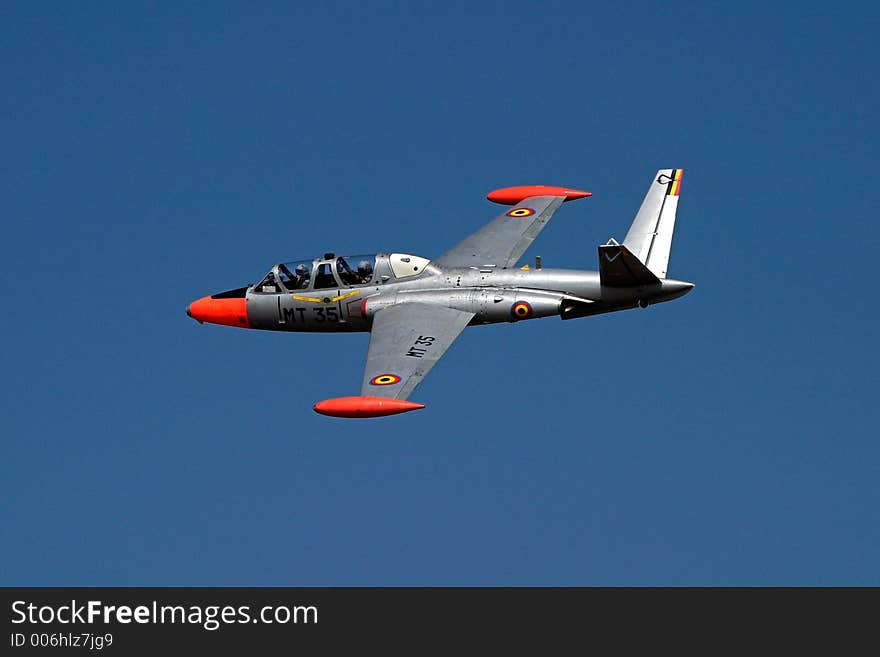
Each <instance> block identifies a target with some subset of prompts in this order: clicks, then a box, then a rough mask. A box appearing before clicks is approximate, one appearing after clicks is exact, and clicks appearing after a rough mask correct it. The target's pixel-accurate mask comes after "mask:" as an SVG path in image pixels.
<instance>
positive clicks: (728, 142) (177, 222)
mask: <svg viewBox="0 0 880 657" xmlns="http://www.w3.org/2000/svg"><path fill="white" fill-rule="evenodd" d="M611 4H613V3H611ZM314 5H317V3H314ZM878 16H880V12H878V10H877V8H876V7H874V6H871V5H868V4H864V3H861V4H854V5H848V4H846V3H839V4H836V5H834V4H832V5H829V4H828V3H805V4H804V3H799V4H798V5H797V6H796V7H795V6H794V5H789V4H787V3H771V5H768V6H765V3H751V2H747V3H735V4H734V5H731V4H730V3H693V4H692V5H691V6H687V5H682V4H668V5H663V4H658V3H656V2H650V3H649V2H644V3H627V4H626V5H625V6H622V7H617V6H611V5H609V3H596V4H591V3H590V4H588V3H574V2H572V3H549V2H542V3H516V2H513V3H511V2H505V3H454V2H447V3H440V4H438V3H326V4H321V5H320V6H312V3H310V4H309V5H308V6H307V5H306V4H305V3H298V4H296V3H258V4H257V5H256V6H248V7H245V6H244V5H241V4H240V3H229V4H221V3H210V4H206V5H195V4H187V5H185V6H180V3H145V4H142V5H139V6H138V5H135V4H134V3H123V4H119V3H89V5H88V6H84V5H80V4H76V5H71V4H68V3H40V4H35V3H7V4H5V5H4V6H3V7H2V8H0V26H2V27H0V33H2V39H0V75H2V78H0V79H2V88H3V92H4V93H3V94H2V97H0V108H2V112H3V119H4V120H3V121H2V123H0V136H2V144H3V148H2V149H0V162H2V164H3V175H2V176H0V199H2V200H0V207H2V221H0V245H2V253H3V263H4V267H3V279H4V282H5V285H4V288H5V290H6V292H7V303H6V308H7V316H8V317H7V321H6V322H5V323H4V324H5V326H4V330H3V335H4V344H5V347H6V348H5V349H4V350H3V351H2V354H3V355H2V365H3V372H4V376H3V377H2V382H0V391H2V399H3V413H2V417H3V423H2V429H3V430H2V434H3V440H2V442H0V444H2V452H0V496H2V499H3V500H4V501H3V505H2V512H0V526H2V527H3V530H2V540H0V582H2V583H3V584H7V585H9V584H12V585H345V584H349V585H377V584H388V585H419V584H438V585H446V584H477V585H484V584H487V585H488V584H502V585H506V584H523V585H537V584H553V585H565V584H612V585H617V584H621V585H632V584H651V585H653V584H672V585H678V584H698V585H699V584H721V585H730V584H874V585H877V584H880V575H878V573H880V568H878V565H880V554H878V549H880V548H878V545H880V517H878V508H880V492H878V483H877V482H878V480H880V448H878V440H877V439H878V436H877V434H878V431H877V423H878V419H880V418H878V404H877V399H876V397H877V389H878V374H877V372H878V354H877V347H876V344H877V343H876V328H875V327H876V324H877V321H878V311H877V303H876V301H875V299H874V298H873V297H874V294H873V287H874V286H873V284H872V281H873V280H874V277H875V275H876V271H875V270H876V267H875V265H874V262H873V261H874V259H875V258H876V251H877V247H878V243H880V240H878V237H880V231H878V228H877V222H876V219H877V208H876V193H875V187H876V183H875V181H874V179H873V176H872V174H871V172H872V171H873V170H874V169H875V168H876V153H877V152H878V129H877V124H876V123H877V121H876V108H877V107H878V102H880V98H878V90H877V85H876V84H875V81H874V77H875V73H876V65H877V58H878V46H877V41H876V33H877V28H878ZM661 167H683V168H684V169H685V175H684V179H683V185H682V196H681V203H680V206H679V214H678V223H677V231H676V237H675V241H674V244H673V250H672V258H671V262H670V269H669V273H670V276H672V277H675V278H681V279H686V280H690V281H694V282H695V283H696V284H697V288H696V290H695V291H694V292H692V293H691V294H690V295H688V296H687V297H686V298H684V299H682V300H680V301H677V302H674V303H670V304H664V305H662V306H656V307H652V308H650V309H648V310H644V311H642V310H640V311H629V312H624V313H617V314H613V315H607V316H602V317H596V318H588V319H583V320H578V321H574V322H560V321H559V320H553V319H545V320H540V321H534V322H526V323H520V324H517V325H515V326H514V325H510V326H495V327H487V328H479V329H469V330H468V331H466V332H465V333H464V335H463V336H462V337H461V339H460V340H459V341H458V342H457V343H456V344H455V345H454V346H453V347H452V349H450V351H449V352H448V353H447V355H446V357H445V358H444V360H443V361H441V363H440V364H439V365H438V366H437V367H436V368H435V369H434V370H433V371H432V373H431V375H430V376H429V377H428V378H427V380H426V381H425V382H424V383H423V384H422V385H421V386H420V387H419V389H418V390H417V391H416V392H415V394H414V395H413V396H412V399H413V400H415V401H420V402H423V403H426V404H427V408H426V409H425V410H423V411H418V412H416V413H410V414H407V415H403V416H398V417H392V418H383V419H380V420H375V421H343V420H335V419H330V418H325V417H321V416H318V415H316V414H314V413H313V412H312V410H311V406H312V404H313V403H314V402H315V401H318V400H321V399H325V398H328V397H334V396H340V395H346V394H355V393H356V392H357V390H358V386H359V382H360V376H361V371H362V367H363V359H364V356H365V352H366V346H367V336H366V335H365V334H364V335H342V336H332V335H331V336H322V335H285V334H271V333H260V332H256V331H254V332H248V331H242V330H236V329H230V328H226V327H216V326H199V325H197V324H196V323H195V322H193V321H191V320H189V319H188V318H187V317H186V316H185V315H184V308H185V306H186V304H187V303H188V302H189V301H191V300H193V299H195V298H197V297H200V296H202V295H204V294H208V293H211V292H215V291H218V290H225V289H228V288H231V287H236V286H238V285H240V284H244V283H246V282H249V281H255V280H256V279H257V278H258V277H259V276H260V275H261V274H263V273H264V272H265V270H266V269H267V268H268V267H269V266H270V265H271V264H272V263H273V262H278V261H283V260H293V259H297V258H303V257H309V258H310V257H313V256H315V255H318V254H321V253H323V252H325V251H328V250H332V251H335V252H337V253H347V252H353V253H361V252H376V251H389V250H395V251H403V252H410V253H415V254H419V255H424V256H426V257H432V256H436V255H439V253H441V252H442V251H444V250H445V249H446V248H448V247H449V246H451V245H453V244H455V243H456V242H457V241H459V240H460V239H461V238H463V237H464V236H466V235H467V234H469V233H470V232H472V231H473V230H476V229H477V228H478V227H479V226H481V225H482V224H483V223H485V222H486V221H488V220H489V219H491V218H492V217H493V216H494V215H495V214H496V212H497V209H498V208H497V206H492V204H490V203H489V202H487V201H485V200H484V198H483V196H484V195H485V193H486V192H487V191H489V190H490V189H493V188H496V187H500V186H506V185H512V184H532V183H539V184H559V185H568V186H573V187H577V188H582V189H587V190H590V191H592V192H593V193H594V196H593V197H592V198H590V199H586V200H583V201H578V202H577V203H570V204H566V205H565V206H564V207H563V208H561V209H560V211H559V212H558V213H557V214H556V215H555V217H554V219H553V222H552V223H551V224H550V226H549V227H548V228H547V229H546V230H545V231H544V232H543V233H542V235H541V236H540V238H539V239H538V241H536V243H535V245H534V246H533V247H532V249H530V251H529V252H528V253H527V258H529V259H531V257H532V256H534V255H541V256H542V257H543V259H544V263H545V266H560V267H571V268H582V269H595V267H596V245H597V244H599V243H603V242H604V241H606V240H607V239H608V238H609V237H616V238H618V239H622V237H623V236H624V235H625V233H626V229H627V227H628V226H629V223H630V221H631V219H632V217H633V215H634V213H635V211H636V209H637V207H638V204H639V203H640V201H641V198H642V195H643V194H644V190H645V189H646V187H647V185H648V183H649V182H650V179H651V176H652V174H653V172H654V171H655V170H656V169H658V168H661Z"/></svg>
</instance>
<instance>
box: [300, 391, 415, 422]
mask: <svg viewBox="0 0 880 657" xmlns="http://www.w3.org/2000/svg"><path fill="white" fill-rule="evenodd" d="M424 407H425V405H424V404H419V403H416V402H411V401H406V400H404V399H391V398H389V397H366V396H360V397H336V398H334V399H325V400H324V401H320V402H318V403H317V404H315V405H314V406H313V407H312V409H313V410H314V411H315V413H319V414H320V415H328V416H330V417H348V418H356V417H384V416H386V415H397V414H398V413H406V412H408V411H416V410H419V409H420V408H424Z"/></svg>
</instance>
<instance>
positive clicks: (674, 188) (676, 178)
mask: <svg viewBox="0 0 880 657" xmlns="http://www.w3.org/2000/svg"><path fill="white" fill-rule="evenodd" d="M682 171H683V169H673V170H672V179H671V180H670V181H669V189H668V190H667V192H666V195H667V196H678V192H679V191H680V190H681V173H682Z"/></svg>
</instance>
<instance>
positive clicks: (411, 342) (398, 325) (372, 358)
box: [361, 303, 474, 399]
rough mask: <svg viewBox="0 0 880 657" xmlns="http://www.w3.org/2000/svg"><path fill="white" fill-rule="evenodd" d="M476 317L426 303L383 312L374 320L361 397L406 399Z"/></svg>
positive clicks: (397, 307)
mask: <svg viewBox="0 0 880 657" xmlns="http://www.w3.org/2000/svg"><path fill="white" fill-rule="evenodd" d="M473 316H474V314H473V313H467V312H462V311H460V310H454V309H452V308H446V307H444V306H432V305H428V304H423V303H402V304H399V305H396V306H391V307H389V308H385V309H383V310H380V311H379V312H378V313H376V316H375V318H374V319H373V328H372V333H371V335H370V348H369V351H368V352H367V363H366V366H365V367H364V378H363V383H362V384H361V395H363V396H370V397H388V398H391V399H406V398H407V397H408V396H409V395H410V393H412V391H413V390H414V389H415V387H416V386H417V385H419V383H421V381H422V379H423V378H424V377H425V375H426V374H427V373H428V371H429V370H430V369H431V368H432V367H433V366H434V365H435V364H436V363H437V361H438V360H440V357H441V356H442V355H443V354H444V353H445V352H446V350H447V349H448V348H449V346H450V345H451V344H452V343H453V342H454V341H455V339H456V338H457V337H458V335H459V334H460V333H461V332H462V331H463V330H464V328H465V327H466V326H467V325H468V322H470V321H471V319H472V318H473Z"/></svg>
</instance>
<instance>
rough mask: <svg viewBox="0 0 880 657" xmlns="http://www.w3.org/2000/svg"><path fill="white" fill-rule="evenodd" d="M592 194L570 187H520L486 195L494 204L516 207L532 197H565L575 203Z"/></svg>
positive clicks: (505, 188)
mask: <svg viewBox="0 0 880 657" xmlns="http://www.w3.org/2000/svg"><path fill="white" fill-rule="evenodd" d="M592 195H593V194H592V193H591V192H582V191H581V190H579V189H569V188H568V187H554V186H553V185H519V186H518V187H504V188H502V189H496V190H494V191H491V192H489V193H488V194H486V198H487V199H489V200H490V201H492V202H493V203H500V204H501V205H516V204H517V203H519V202H520V201H522V200H523V199H527V198H529V197H530V196H564V197H565V200H566V201H574V200H575V199H579V198H586V197H588V196H592Z"/></svg>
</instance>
